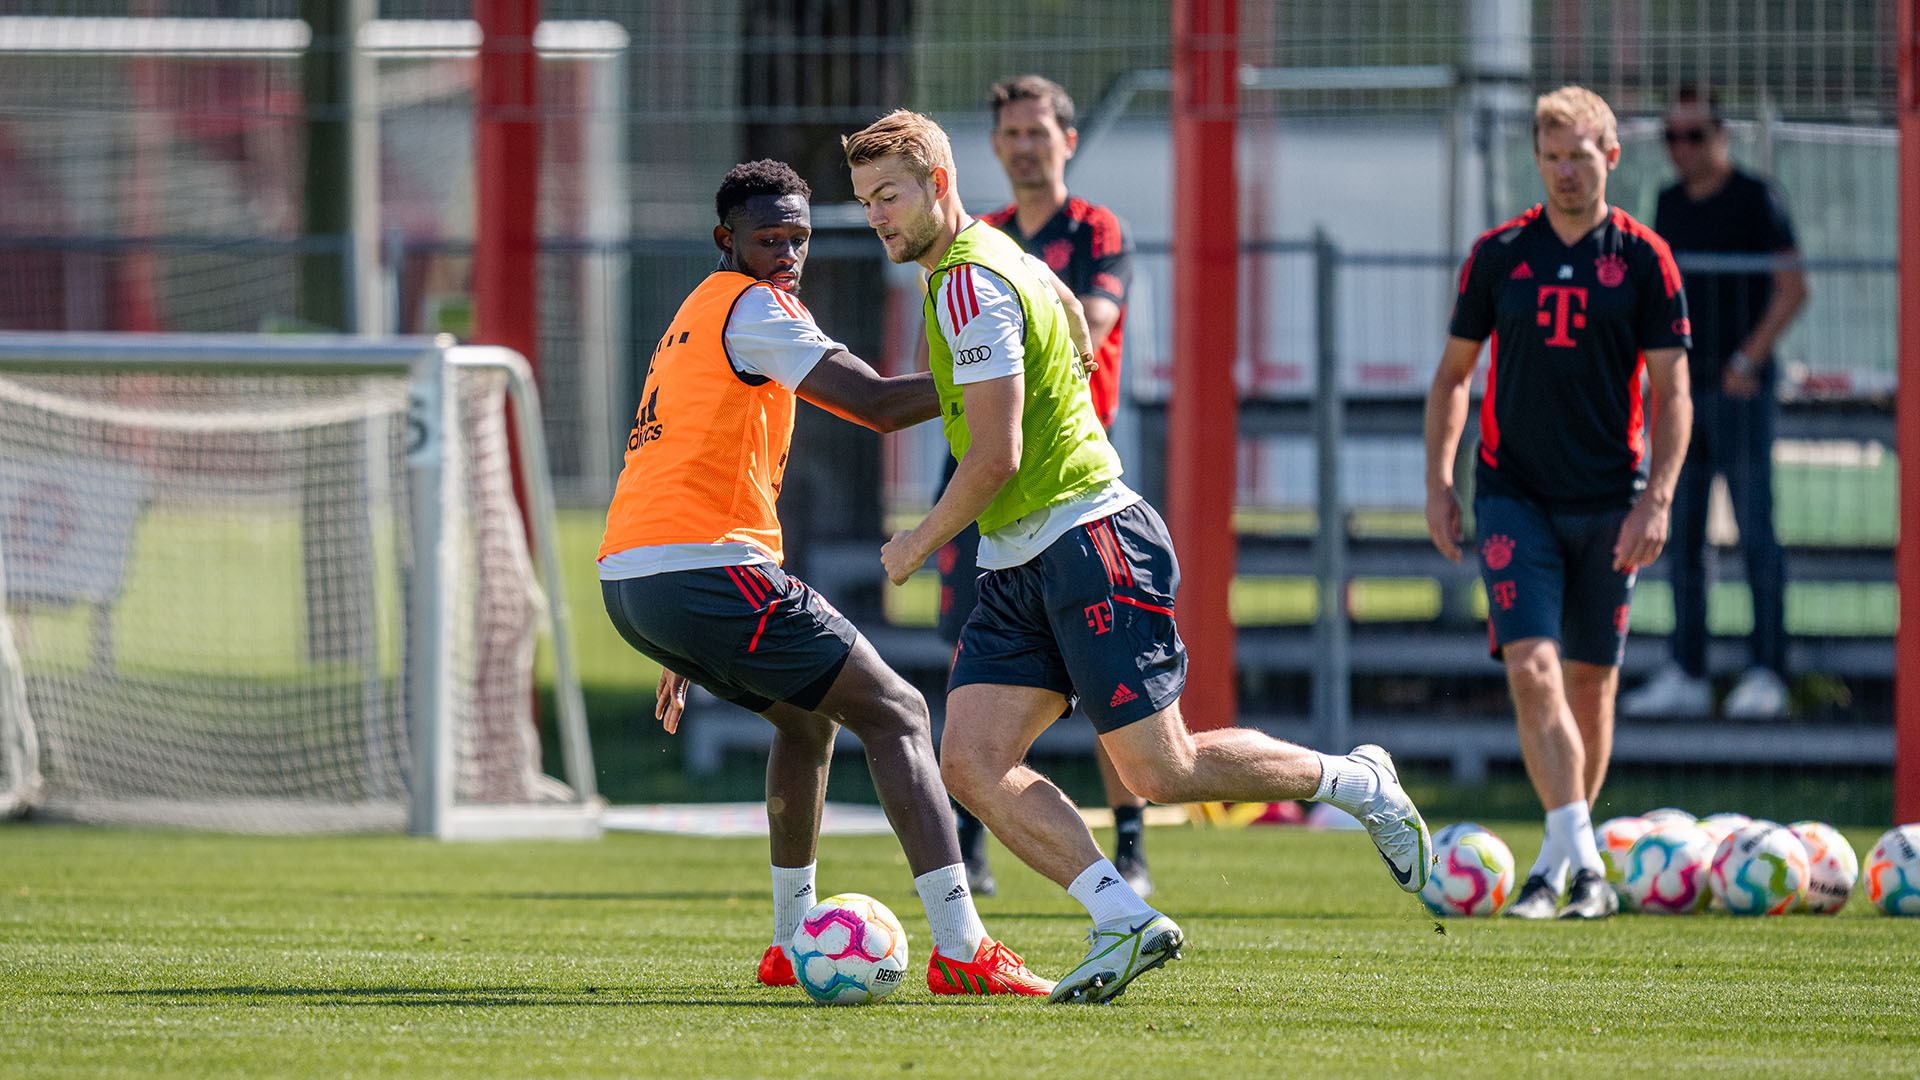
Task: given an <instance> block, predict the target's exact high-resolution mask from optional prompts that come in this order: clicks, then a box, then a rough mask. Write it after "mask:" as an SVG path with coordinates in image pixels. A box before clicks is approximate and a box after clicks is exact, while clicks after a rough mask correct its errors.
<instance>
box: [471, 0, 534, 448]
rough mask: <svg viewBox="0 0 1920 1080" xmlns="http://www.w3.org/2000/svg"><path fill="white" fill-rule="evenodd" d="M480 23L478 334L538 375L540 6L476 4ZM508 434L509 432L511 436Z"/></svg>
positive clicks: (530, 1)
mask: <svg viewBox="0 0 1920 1080" xmlns="http://www.w3.org/2000/svg"><path fill="white" fill-rule="evenodd" d="M473 17H474V19H475V20H476V21H478V22H479V24H480V32H481V39H480V85H479V89H478V92H477V93H476V95H475V98H476V102H477V107H476V115H475V117H474V121H475V125H474V126H475V135H476V147H475V154H474V157H475V161H474V165H475V168H476V170H477V174H476V176H475V178H474V186H475V191H476V198H475V203H476V207H475V209H476V220H475V222H474V245H473V334H474V338H475V340H476V341H477V342H478V343H480V344H484V345H505V346H506V347H508V348H510V349H513V350H514V351H516V352H518V353H519V354H520V355H522V356H524V357H526V358H527V363H529V364H531V365H533V369H534V372H535V373H536V374H537V373H538V372H539V370H540V356H539V344H540V307H539V280H540V279H539V274H538V269H539V267H538V264H537V261H536V256H537V254H538V250H539V237H538V231H537V230H538V226H539V221H538V218H539V209H540V113H539V104H540V102H539V57H538V56H536V55H535V53H534V51H533V28H534V27H535V26H537V25H539V22H540V0H474V3H473ZM509 430H511V429H509Z"/></svg>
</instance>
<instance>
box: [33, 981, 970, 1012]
mask: <svg viewBox="0 0 1920 1080" xmlns="http://www.w3.org/2000/svg"><path fill="white" fill-rule="evenodd" d="M64 996H67V997H83V998H90V997H98V996H102V995H98V994H90V993H83V992H80V991H67V992H66V993H65V995H64ZM104 996H106V997H110V998H119V999H122V1000H144V1001H146V1002H148V1003H150V1004H154V1005H199V1006H218V1005H234V1004H240V1003H245V1002H247V1001H260V1000H262V999H266V1000H272V999H285V1000H289V1001H292V1002H294V1003H295V1004H300V1005H314V1006H326V1007H341V1006H372V1007H375V1008H394V1007H408V1008H487V1007H492V1008H502V1007H504V1008H513V1007H520V1008H552V1007H572V1006H600V1007H617V1008H644V1007H647V1006H663V1007H673V1008H679V1007H685V1006H710V1007H721V1008H732V1007H736V1006H749V1007H758V1008H763V1009H817V1008H820V1007H821V1006H818V1005H815V1004H814V1003H813V1002H811V1001H807V1000H805V999H804V998H798V999H796V998H792V997H781V998H776V997H774V996H772V995H766V996H759V997H752V996H750V997H736V998H720V997H713V998H699V997H689V996H685V995H682V994H678V993H672V994H670V993H668V992H666V991H653V992H651V993H649V992H647V991H642V990H637V989H633V988H611V987H587V988H584V989H580V990H555V989H553V988H551V987H544V986H465V987H452V988H437V987H424V986H163V987H151V988H147V989H142V990H109V991H106V993H105V995H104ZM939 1004H942V1002H940V1001H919V1000H915V999H912V998H909V999H907V1000H904V1001H889V1002H886V1005H887V1006H888V1007H920V1006H930V1005H939Z"/></svg>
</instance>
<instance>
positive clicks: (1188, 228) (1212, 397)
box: [1167, 0, 1240, 730]
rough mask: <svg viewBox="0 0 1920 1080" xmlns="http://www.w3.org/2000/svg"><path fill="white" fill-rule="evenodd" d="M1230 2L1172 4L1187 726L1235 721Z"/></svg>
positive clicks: (1175, 457) (1175, 472)
mask: <svg viewBox="0 0 1920 1080" xmlns="http://www.w3.org/2000/svg"><path fill="white" fill-rule="evenodd" d="M1239 68H1240V43H1239V4H1238V2H1237V0H1177V2H1176V3H1175V4H1174V6H1173V150H1174V154H1173V160H1174V183H1173V190H1174V195H1173V204H1174V211H1173V275H1174V284H1173V307H1174V318H1173V353H1174V364H1173V399H1172V402H1171V403H1170V406H1169V408H1168V415H1167V510H1168V513H1169V515H1170V516H1171V519H1172V520H1171V522H1170V526H1171V529H1172V532H1173V543H1174V548H1175V550H1176V552H1177V553H1178V555H1179V558H1180V566H1181V570H1182V576H1183V578H1184V581H1183V582H1182V588H1181V590H1180V603H1179V615H1178V620H1179V625H1180V634H1181V636H1182V637H1184V638H1185V639H1186V643H1187V647H1188V653H1189V656H1190V660H1189V668H1188V674H1187V688H1186V692H1185V694H1184V695H1183V699H1184V700H1183V703H1182V706H1181V712H1182V713H1183V714H1184V715H1185V717H1186V721H1187V726H1188V727H1190V728H1193V729H1195V730H1204V729H1208V728H1219V727H1229V726H1231V725H1232V724H1233V723H1234V722H1235V719H1236V716H1237V701H1236V695H1235V685H1234V683H1235V670H1236V668H1237V666H1238V665H1237V664H1236V662H1235V659H1234V631H1233V620H1232V616H1231V614H1230V612H1229V609H1228V603H1227V598H1228V590H1229V587H1230V586H1231V585H1232V583H1233V570H1234V562H1235V558H1234V533H1233V502H1234V482H1235V465H1236V463H1237V462H1238V461H1239V433H1240V419H1239V402H1238V400H1237V397H1236V393H1235V389H1234V378H1233V369H1234V363H1235V361H1236V359H1237V358H1238V357H1239V355H1240V348H1239V327H1240V184H1239V174H1238V172H1237V171H1236V162H1235V155H1234V139H1235V136H1236V133H1237V131H1236V129H1237V125H1238V112H1239V103H1240V102H1239V97H1240V94H1239V91H1240V83H1239Z"/></svg>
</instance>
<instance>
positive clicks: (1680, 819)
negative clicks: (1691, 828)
mask: <svg viewBox="0 0 1920 1080" xmlns="http://www.w3.org/2000/svg"><path fill="white" fill-rule="evenodd" d="M1640 816H1641V817H1643V818H1646V819H1647V820H1648V821H1651V822H1652V823H1654V824H1655V825H1671V824H1675V823H1678V824H1682V825H1698V824H1699V823H1700V819H1699V818H1696V817H1694V816H1693V815H1692V814H1689V813H1687V812H1686V811H1685V810H1682V809H1680V808H1679V807H1677V806H1662V807H1660V808H1659V809H1657V810H1649V811H1647V812H1646V813H1644V814H1641V815H1640Z"/></svg>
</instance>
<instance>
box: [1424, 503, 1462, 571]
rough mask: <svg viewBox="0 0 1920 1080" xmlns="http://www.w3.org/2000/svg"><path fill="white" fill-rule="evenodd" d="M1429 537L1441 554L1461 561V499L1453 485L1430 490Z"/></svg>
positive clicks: (1428, 507)
mask: <svg viewBox="0 0 1920 1080" xmlns="http://www.w3.org/2000/svg"><path fill="white" fill-rule="evenodd" d="M1427 535H1428V536H1429V537H1431V538H1432V539H1433V546H1434V547H1435V548H1437V549H1439V551H1440V554H1442V555H1445V556H1446V557H1447V558H1449V559H1452V560H1453V561H1454V562H1459V561H1460V497H1459V495H1457V494H1456V493H1455V492H1454V490H1453V486H1452V485H1448V486H1446V487H1443V488H1430V489H1428V491H1427Z"/></svg>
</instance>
